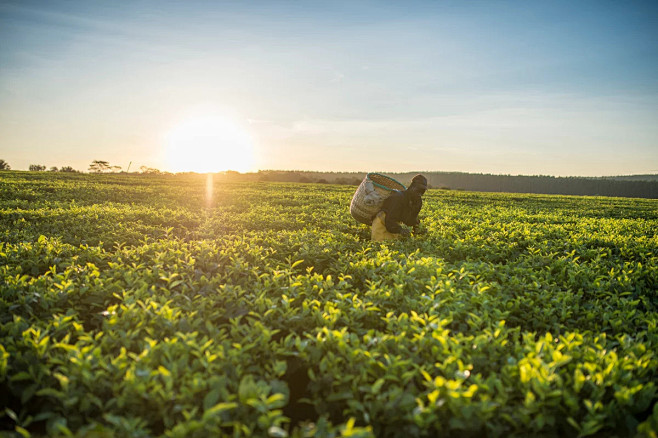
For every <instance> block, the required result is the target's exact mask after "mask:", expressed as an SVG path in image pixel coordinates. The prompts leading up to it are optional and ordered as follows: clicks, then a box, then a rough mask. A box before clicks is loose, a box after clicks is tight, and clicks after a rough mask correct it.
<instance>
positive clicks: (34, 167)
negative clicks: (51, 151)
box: [29, 164, 46, 172]
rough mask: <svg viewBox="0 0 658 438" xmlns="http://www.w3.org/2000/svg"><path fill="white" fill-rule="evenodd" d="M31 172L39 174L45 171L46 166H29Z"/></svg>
mask: <svg viewBox="0 0 658 438" xmlns="http://www.w3.org/2000/svg"><path fill="white" fill-rule="evenodd" d="M29 169H30V170H31V171H32V172H41V171H43V170H46V166H44V165H43V164H30V168H29Z"/></svg>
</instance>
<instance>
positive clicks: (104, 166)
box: [89, 160, 111, 173]
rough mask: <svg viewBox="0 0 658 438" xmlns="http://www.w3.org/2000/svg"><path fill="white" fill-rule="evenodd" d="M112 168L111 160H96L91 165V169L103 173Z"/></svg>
mask: <svg viewBox="0 0 658 438" xmlns="http://www.w3.org/2000/svg"><path fill="white" fill-rule="evenodd" d="M110 169H111V167H110V162H109V161H101V160H94V161H92V162H91V164H90V165H89V171H90V172H94V173H103V172H107V171H109V170H110Z"/></svg>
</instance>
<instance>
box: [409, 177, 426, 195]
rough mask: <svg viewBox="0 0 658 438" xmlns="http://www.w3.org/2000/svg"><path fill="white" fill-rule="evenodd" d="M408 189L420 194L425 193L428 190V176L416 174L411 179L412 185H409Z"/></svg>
mask: <svg viewBox="0 0 658 438" xmlns="http://www.w3.org/2000/svg"><path fill="white" fill-rule="evenodd" d="M408 190H411V191H413V192H414V193H416V194H418V195H419V196H420V195H423V194H424V193H425V191H426V190H427V178H425V177H424V176H423V175H416V176H414V177H413V179H412V180H411V185H409V189H408Z"/></svg>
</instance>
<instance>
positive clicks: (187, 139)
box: [165, 115, 254, 173]
mask: <svg viewBox="0 0 658 438" xmlns="http://www.w3.org/2000/svg"><path fill="white" fill-rule="evenodd" d="M165 148H166V150H165V154H166V160H167V163H168V167H169V168H170V169H171V170H172V171H174V172H188V171H191V172H200V173H204V172H218V171H224V170H235V171H238V172H247V171H250V170H253V169H252V166H253V164H254V163H253V162H254V150H253V142H252V139H251V136H250V135H249V133H248V131H247V130H246V129H244V128H243V127H241V126H240V125H239V124H238V123H237V122H235V121H234V120H232V119H230V118H227V117H223V116H219V115H212V116H205V117H195V118H192V119H188V120H185V121H183V122H181V123H179V124H178V125H176V126H175V127H174V128H173V129H172V130H171V131H169V132H168V133H167V135H166V137H165Z"/></svg>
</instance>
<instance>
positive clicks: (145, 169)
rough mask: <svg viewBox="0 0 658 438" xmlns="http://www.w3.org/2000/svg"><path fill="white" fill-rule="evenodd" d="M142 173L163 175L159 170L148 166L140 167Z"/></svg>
mask: <svg viewBox="0 0 658 438" xmlns="http://www.w3.org/2000/svg"><path fill="white" fill-rule="evenodd" d="M139 170H140V172H142V173H153V174H159V173H162V172H160V170H159V169H155V168H153V167H148V166H140V167H139Z"/></svg>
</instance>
